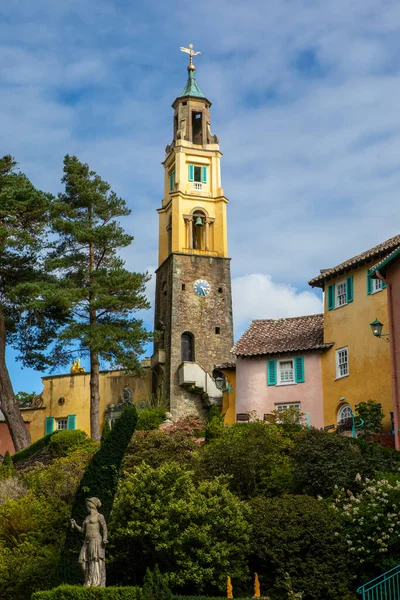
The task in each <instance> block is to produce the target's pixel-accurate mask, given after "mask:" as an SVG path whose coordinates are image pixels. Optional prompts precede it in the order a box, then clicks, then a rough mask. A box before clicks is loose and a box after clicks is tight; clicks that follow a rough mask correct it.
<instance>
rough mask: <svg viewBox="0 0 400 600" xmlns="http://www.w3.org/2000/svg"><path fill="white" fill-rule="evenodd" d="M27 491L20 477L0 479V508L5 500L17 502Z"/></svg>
mask: <svg viewBox="0 0 400 600" xmlns="http://www.w3.org/2000/svg"><path fill="white" fill-rule="evenodd" d="M27 491H28V490H27V486H26V484H25V483H24V482H23V481H22V480H21V478H20V477H8V478H7V479H0V506H1V505H2V504H4V502H6V501H7V500H19V498H22V497H23V496H25V494H26V493H27Z"/></svg>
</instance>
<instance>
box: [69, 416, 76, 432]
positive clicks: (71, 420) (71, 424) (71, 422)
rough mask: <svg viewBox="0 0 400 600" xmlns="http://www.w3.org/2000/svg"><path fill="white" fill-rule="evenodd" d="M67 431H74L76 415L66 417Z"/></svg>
mask: <svg viewBox="0 0 400 600" xmlns="http://www.w3.org/2000/svg"><path fill="white" fill-rule="evenodd" d="M67 429H76V415H68V417H67Z"/></svg>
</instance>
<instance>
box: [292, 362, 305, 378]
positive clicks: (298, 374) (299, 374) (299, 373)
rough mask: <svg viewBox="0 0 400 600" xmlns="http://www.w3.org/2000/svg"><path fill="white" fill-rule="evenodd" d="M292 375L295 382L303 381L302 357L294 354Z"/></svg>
mask: <svg viewBox="0 0 400 600" xmlns="http://www.w3.org/2000/svg"><path fill="white" fill-rule="evenodd" d="M294 376H295V380H296V383H304V357H303V356H296V357H295V359H294Z"/></svg>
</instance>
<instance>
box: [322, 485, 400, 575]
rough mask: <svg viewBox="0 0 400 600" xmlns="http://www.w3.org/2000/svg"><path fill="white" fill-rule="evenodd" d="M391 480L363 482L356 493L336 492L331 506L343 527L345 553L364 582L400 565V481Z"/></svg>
mask: <svg viewBox="0 0 400 600" xmlns="http://www.w3.org/2000/svg"><path fill="white" fill-rule="evenodd" d="M390 479H391V481H389V480H388V479H379V480H374V481H370V480H369V479H365V480H364V481H362V482H360V485H361V490H360V491H359V492H358V493H355V494H353V493H351V492H346V491H342V490H338V491H337V494H336V499H335V502H334V504H333V507H334V508H335V510H336V512H337V514H338V515H339V516H340V518H341V519H342V522H343V524H344V530H345V534H346V536H345V537H346V542H347V549H348V553H349V555H350V557H351V558H352V559H353V562H354V563H355V565H356V566H357V567H358V569H357V570H358V574H359V576H360V577H363V578H364V579H366V580H368V579H372V578H373V577H375V576H377V575H378V574H380V573H381V572H382V571H386V570H388V569H390V568H392V567H394V566H396V565H397V564H398V563H399V562H400V516H399V510H398V507H399V506H400V478H399V476H398V475H397V477H396V476H393V475H392V476H391V477H390Z"/></svg>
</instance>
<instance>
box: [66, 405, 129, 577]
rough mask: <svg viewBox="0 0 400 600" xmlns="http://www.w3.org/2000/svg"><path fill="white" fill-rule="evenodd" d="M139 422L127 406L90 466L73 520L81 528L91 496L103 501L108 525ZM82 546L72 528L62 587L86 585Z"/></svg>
mask: <svg viewBox="0 0 400 600" xmlns="http://www.w3.org/2000/svg"><path fill="white" fill-rule="evenodd" d="M136 422H137V410H136V408H135V406H127V407H126V408H125V409H124V410H123V412H122V414H121V416H120V417H119V419H117V421H115V423H114V426H113V428H112V430H111V433H110V435H109V436H108V437H107V438H106V439H105V440H103V442H102V443H101V445H100V448H99V450H98V451H97V452H96V454H95V455H94V456H93V458H92V460H91V462H90V463H89V465H88V467H87V469H86V472H85V474H84V476H83V477H82V479H81V481H80V484H79V487H78V489H77V492H76V495H75V500H74V503H73V506H72V510H71V517H72V518H73V519H75V521H76V522H77V523H78V524H79V525H81V523H82V522H83V520H84V518H85V517H86V505H85V501H86V499H87V498H90V497H91V496H95V497H96V498H99V499H100V500H101V504H102V508H101V512H102V513H103V515H104V517H105V519H106V521H108V519H109V516H110V513H111V508H112V505H113V502H114V496H115V493H116V491H117V486H118V477H119V472H120V468H121V463H122V459H123V458H124V454H125V451H126V448H127V446H128V444H129V442H130V439H131V437H132V435H133V432H134V431H135V426H136ZM81 545H82V539H81V536H79V535H78V534H77V532H76V531H75V530H72V529H71V528H69V529H68V532H67V537H66V541H65V547H64V549H63V552H62V559H61V562H60V569H59V583H69V584H79V583H82V581H83V574H82V571H81V568H80V566H79V563H78V556H79V551H80V548H81Z"/></svg>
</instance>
